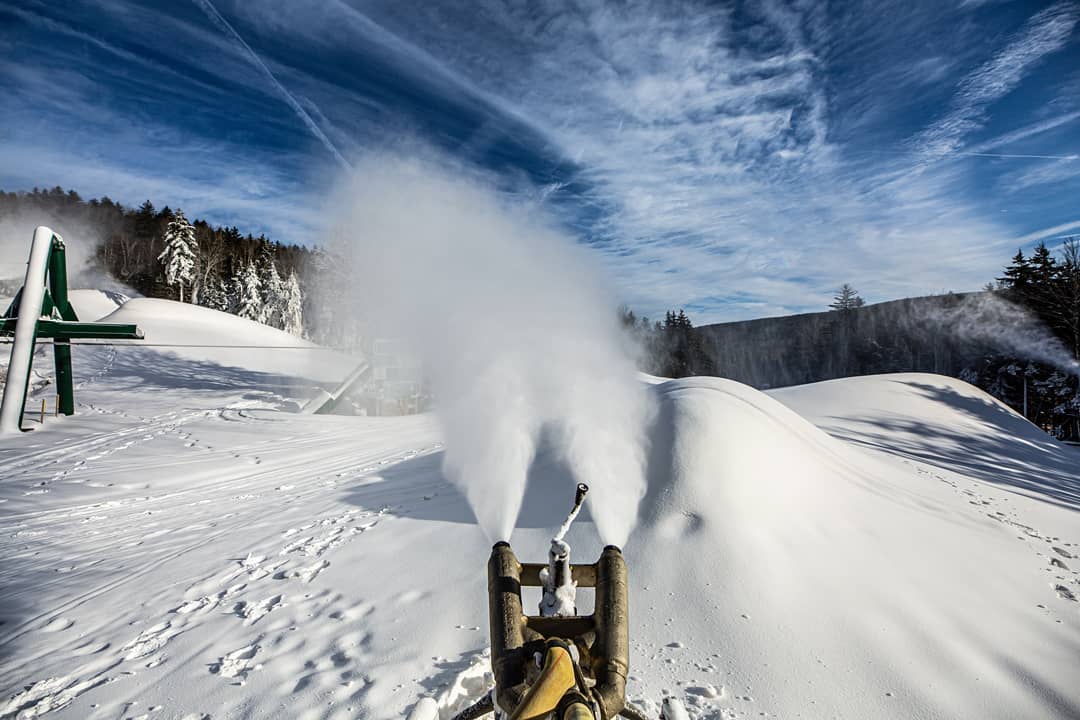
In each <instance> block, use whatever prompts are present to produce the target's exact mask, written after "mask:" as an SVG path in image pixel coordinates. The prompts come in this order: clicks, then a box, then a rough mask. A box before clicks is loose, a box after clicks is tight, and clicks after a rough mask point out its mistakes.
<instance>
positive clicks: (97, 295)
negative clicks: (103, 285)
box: [68, 290, 128, 322]
mask: <svg viewBox="0 0 1080 720" xmlns="http://www.w3.org/2000/svg"><path fill="white" fill-rule="evenodd" d="M68 301H69V302H70V303H71V306H72V307H73V308H74V309H75V314H76V315H77V316H78V318H79V320H81V321H83V322H95V321H97V320H100V319H101V318H103V317H105V316H106V315H108V314H110V313H112V312H115V311H116V308H118V307H120V306H121V305H123V304H124V303H125V302H127V301H128V297H127V296H126V295H123V294H121V293H119V292H112V291H107V290H71V291H69V292H68Z"/></svg>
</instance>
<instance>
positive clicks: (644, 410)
mask: <svg viewBox="0 0 1080 720" xmlns="http://www.w3.org/2000/svg"><path fill="white" fill-rule="evenodd" d="M451 168H452V166H451V165H450V164H449V162H448V161H438V162H436V161H432V160H427V159H418V158H415V157H402V156H390V155H377V156H369V157H368V158H366V159H364V160H363V161H362V162H360V163H359V164H358V165H357V167H356V171H355V173H353V174H352V175H351V176H350V179H349V181H348V183H347V189H346V190H345V191H344V192H343V193H342V195H341V196H340V197H339V198H338V202H337V206H338V207H344V208H347V210H346V211H345V213H344V215H343V216H342V217H340V218H338V221H337V224H336V227H335V229H334V231H333V235H332V236H333V237H337V238H339V239H342V240H344V243H343V245H344V247H343V248H342V249H341V250H342V251H343V252H344V253H345V254H347V256H348V257H349V259H350V260H351V262H352V268H353V271H354V274H355V277H356V283H357V287H356V292H355V298H353V300H354V302H355V303H356V305H357V307H358V308H359V309H360V311H361V312H364V313H365V314H368V313H370V314H371V315H370V316H372V317H375V318H377V319H378V320H379V323H378V325H377V326H376V327H375V328H374V329H373V331H374V332H376V333H379V334H381V335H384V336H386V335H392V336H398V337H401V336H404V339H406V340H407V341H409V342H410V344H411V345H412V346H413V348H414V349H415V350H416V351H417V352H418V353H419V354H420V355H421V357H422V360H423V362H424V365H425V366H426V369H427V372H428V375H429V377H430V378H431V382H432V385H433V390H434V393H435V402H436V412H437V416H438V418H439V420H440V422H441V424H442V427H443V429H444V433H445V437H446V454H445V461H444V471H445V472H446V474H447V476H448V477H449V478H450V479H451V481H453V482H454V483H455V484H456V485H457V486H458V487H459V488H460V489H461V490H462V491H463V493H464V494H465V495H466V497H467V498H468V500H469V502H470V504H471V505H472V508H473V511H474V513H475V515H476V517H477V520H478V521H479V523H480V525H481V527H482V528H483V530H484V531H485V533H486V534H487V535H488V537H489V538H490V539H491V540H500V539H508V538H509V536H510V533H511V531H512V530H513V527H514V524H515V522H516V520H517V515H518V512H519V510H520V507H521V502H522V497H523V495H524V490H525V483H526V474H527V472H528V469H529V466H530V464H531V462H532V460H533V457H534V455H535V453H536V448H537V443H538V440H539V437H540V434H541V432H547V433H548V436H549V437H551V438H552V439H553V441H554V445H555V447H556V450H557V452H559V453H560V454H561V455H562V456H563V457H564V458H565V460H566V461H567V463H568V465H569V466H570V467H571V468H573V472H574V474H575V480H578V481H580V482H584V483H587V484H588V485H589V486H590V487H591V488H592V490H593V494H594V496H595V502H594V503H593V504H592V506H591V507H592V515H593V519H594V520H595V522H596V525H597V529H598V531H599V533H600V535H601V537H602V538H603V540H604V541H605V542H608V543H614V544H618V545H622V544H623V543H624V542H625V541H626V539H627V536H628V535H629V532H630V530H631V529H632V527H633V523H634V521H635V519H636V516H637V506H638V503H639V502H640V499H641V497H642V496H643V495H644V491H645V479H644V472H643V463H644V455H645V449H644V436H645V427H646V423H647V421H648V414H649V401H648V394H647V393H646V392H645V390H644V388H643V386H641V384H640V383H639V382H638V381H637V376H636V372H635V368H634V365H633V361H632V357H631V354H630V352H629V349H628V348H627V347H626V345H625V338H624V337H623V335H622V332H621V329H620V327H619V323H618V319H617V314H616V312H615V302H614V299H613V297H612V296H611V295H610V294H609V292H608V290H607V288H606V287H605V284H604V282H603V279H602V277H601V274H600V272H599V271H598V269H597V267H596V265H595V263H594V261H593V260H592V259H591V258H590V257H589V256H588V255H587V253H586V251H585V250H583V249H582V248H581V247H579V246H578V245H577V244H576V243H574V242H573V240H571V239H570V238H568V237H566V236H565V235H562V234H560V233H559V232H557V231H555V230H553V229H551V227H550V226H549V225H548V224H547V223H546V222H545V221H544V219H543V218H542V217H540V216H539V214H538V213H537V212H536V211H535V209H529V208H527V207H523V206H520V205H518V206H515V205H513V204H511V203H508V202H507V201H506V200H505V198H501V197H500V196H499V194H498V192H497V191H496V190H495V188H494V186H492V185H491V184H489V183H487V182H485V181H484V180H483V179H482V178H480V177H478V176H476V175H475V174H474V175H470V174H469V172H468V171H466V170H464V169H462V168H454V169H451ZM384 322H385V323H388V324H385V325H384V324H383V323H384Z"/></svg>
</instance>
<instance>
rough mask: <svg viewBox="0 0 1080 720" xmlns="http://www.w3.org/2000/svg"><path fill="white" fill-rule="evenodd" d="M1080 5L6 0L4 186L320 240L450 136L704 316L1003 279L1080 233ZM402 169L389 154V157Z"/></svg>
mask: <svg viewBox="0 0 1080 720" xmlns="http://www.w3.org/2000/svg"><path fill="white" fill-rule="evenodd" d="M1078 20H1080V2H1075V1H1068V0H1066V1H1058V2H1045V3H1037V2H1018V1H1014V2H979V1H977V0H975V1H973V0H968V1H967V2H959V1H958V2H947V1H945V0H935V1H928V2H919V1H918V0H904V1H902V2H888V1H886V2H858V1H857V0H852V1H845V2H834V3H828V4H826V3H815V2H805V1H800V2H791V3H785V2H780V1H779V0H775V1H774V0H768V1H764V2H746V3H697V2H686V3H678V2H671V1H663V2H655V3H649V2H636V3H602V2H546V1H544V0H537V1H530V2H525V1H523V0H514V1H506V2H488V0H471V1H470V2H464V3H463V2H448V3H442V2H436V1H434V0H428V1H425V2H402V1H401V0H375V1H372V2H360V1H359V0H320V1H319V2H300V0H278V1H276V2H275V1H268V0H245V1H243V2H232V1H231V0H212V2H211V0H193V1H191V2H182V1H180V0H173V1H171V2H161V3H152V2H139V3H135V2H127V1H125V0H70V1H66V2H63V3H59V2H35V1H34V0H19V1H18V2H15V3H11V2H0V97H2V98H3V102H2V105H0V107H2V112H0V188H2V189H5V190H25V189H30V188H32V187H34V186H53V185H62V186H64V187H66V188H74V189H76V190H78V191H79V192H80V193H82V194H83V195H84V196H86V197H90V196H101V195H108V196H110V197H112V198H113V199H115V200H119V201H121V202H124V203H125V204H129V205H133V206H134V205H137V204H139V203H140V202H142V200H144V199H147V198H149V199H150V200H152V201H153V202H154V203H155V204H157V205H159V206H161V205H165V204H169V205H171V206H173V207H177V206H179V207H182V208H183V209H184V210H185V211H186V212H187V214H188V215H189V216H197V217H204V218H207V219H209V220H210V221H212V222H216V223H222V224H235V225H238V226H239V227H240V228H241V229H242V230H245V231H250V232H254V233H259V232H266V233H267V234H268V235H270V236H271V237H273V238H274V239H278V240H282V241H285V242H297V243H311V242H313V241H316V240H317V232H318V228H319V226H320V218H321V217H322V213H323V209H324V204H325V201H324V198H325V197H327V195H328V194H329V191H330V190H331V188H332V186H333V184H334V183H335V181H336V180H337V179H339V178H340V173H341V168H342V167H343V166H344V165H347V164H349V163H350V162H352V161H353V159H355V158H357V157H358V156H360V155H361V154H362V153H364V152H365V151H367V150H372V149H380V150H383V149H386V148H388V147H389V148H399V149H403V150H405V151H408V148H410V147H413V146H416V145H427V146H434V147H436V148H438V149H440V150H442V151H444V152H446V153H447V154H449V155H451V156H452V157H454V158H455V159H456V160H457V161H459V162H463V163H466V164H469V165H475V166H477V167H478V168H480V169H482V170H485V171H487V172H489V173H491V174H492V175H494V176H495V177H496V178H498V182H499V185H500V187H501V188H502V189H503V191H504V192H506V193H508V194H511V195H515V196H519V199H521V200H524V201H525V202H531V203H537V204H540V205H542V206H544V207H545V209H547V210H548V211H549V212H550V213H551V214H552V215H553V216H554V217H556V218H557V219H558V221H559V222H560V223H562V224H563V225H564V226H565V227H566V228H567V229H568V230H569V231H570V232H572V233H573V234H574V236H575V237H577V238H578V239H579V241H580V242H582V243H585V244H588V245H589V246H591V247H592V248H593V249H594V250H595V252H596V253H598V254H599V255H600V257H601V258H602V259H603V262H604V263H605V264H606V266H607V267H608V268H609V269H610V272H611V275H612V277H613V278H614V280H615V282H616V283H617V287H618V288H619V290H620V292H621V294H622V297H623V299H624V300H625V301H626V302H628V303H629V304H631V305H632V306H634V307H635V308H637V309H639V310H641V311H644V312H646V313H649V314H652V315H654V316H655V315H656V314H657V313H659V312H662V311H663V309H665V308H668V307H685V308H687V310H688V311H689V312H690V313H691V315H692V316H693V317H694V318H695V320H696V321H697V322H699V323H702V322H706V321H714V320H727V319H743V318H749V317H759V316H765V315H775V314H782V313H787V312H799V311H806V310H817V309H822V308H823V307H824V306H825V305H827V303H828V302H829V300H830V299H831V296H832V294H833V292H834V291H835V288H837V287H838V286H839V285H840V284H841V283H843V282H850V283H852V284H853V285H855V287H856V288H858V289H859V290H860V291H861V292H862V294H863V296H864V297H865V298H866V299H867V300H868V301H877V300H886V299H891V298H895V297H902V296H907V295H919V294H927V293H932V292H942V291H947V290H954V291H962V290H972V289H977V288H979V287H980V286H982V285H983V284H984V283H985V282H986V281H987V280H989V279H991V278H993V277H994V276H996V275H998V274H999V273H1000V270H1001V267H1002V265H1003V264H1005V263H1006V262H1007V261H1008V259H1009V257H1010V256H1011V255H1012V254H1013V253H1015V251H1016V248H1017V247H1018V246H1024V247H1029V246H1031V245H1033V244H1035V243H1036V242H1038V241H1039V240H1040V239H1043V238H1045V239H1046V241H1047V243H1048V244H1050V245H1052V246H1053V245H1054V244H1056V243H1059V242H1060V239H1061V237H1062V236H1064V235H1067V234H1069V233H1070V232H1072V233H1080V202H1078V201H1080V157H1078V156H1080V29H1078ZM371 181H372V182H378V178H372V180H371Z"/></svg>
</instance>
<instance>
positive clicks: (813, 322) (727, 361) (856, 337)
mask: <svg viewBox="0 0 1080 720" xmlns="http://www.w3.org/2000/svg"><path fill="white" fill-rule="evenodd" d="M983 294H984V293H949V294H945V295H929V296H925V297H916V298H904V299H901V300H890V301H888V302H882V303H876V304H873V305H864V306H862V307H859V308H854V309H851V310H832V311H827V312H816V313H802V314H799V315H785V316H780V317H770V318H760V319H757V320H741V321H738V322H728V323H716V324H713V325H703V326H701V327H698V328H695V332H696V333H698V335H699V337H700V338H701V339H702V342H703V344H704V346H705V348H706V349H707V351H708V352H709V353H710V354H711V356H712V358H713V359H714V361H715V364H716V370H717V372H716V374H717V375H719V376H720V377H725V378H730V379H732V380H737V381H739V382H741V383H745V384H747V385H750V386H752V387H755V388H759V389H766V388H775V387H785V386H789V385H801V384H804V383H811V382H818V381H821V380H832V379H834V378H840V377H847V376H851V375H873V374H878V373H889V372H932V373H938V374H941V375H949V376H952V377H959V376H960V373H961V371H963V370H964V369H965V368H968V367H970V366H971V365H973V364H974V363H976V362H977V361H978V360H979V359H980V358H981V357H984V356H985V355H986V354H987V353H988V352H993V348H989V347H988V346H986V345H985V344H983V343H979V342H975V341H972V340H970V339H963V338H959V337H957V336H956V335H955V334H954V333H951V332H949V331H948V328H947V326H946V325H944V324H943V323H942V322H941V321H940V319H939V318H940V317H941V316H942V315H944V314H946V313H948V312H950V311H953V312H954V311H955V310H956V308H957V307H958V306H960V305H961V304H962V303H964V302H965V301H968V300H970V299H973V298H977V297H979V296H981V295H983Z"/></svg>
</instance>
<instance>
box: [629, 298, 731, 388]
mask: <svg viewBox="0 0 1080 720" xmlns="http://www.w3.org/2000/svg"><path fill="white" fill-rule="evenodd" d="M620 318H621V320H622V324H623V327H624V328H625V329H626V330H627V331H629V332H630V334H631V335H632V337H633V338H634V340H635V341H636V343H637V345H638V347H639V348H640V349H641V351H642V356H641V358H640V360H639V365H640V367H641V369H642V370H643V371H645V372H647V373H651V374H653V375H660V376H662V377H672V378H679V377H687V376H690V375H716V374H717V367H716V364H715V362H714V360H713V353H712V352H711V351H710V349H709V348H708V347H707V345H706V341H705V339H704V338H703V337H702V336H701V334H700V333H697V332H695V331H694V325H693V323H692V322H690V318H689V317H688V316H687V314H686V312H685V311H683V310H679V311H678V312H675V311H673V310H669V311H668V312H667V313H666V314H665V315H664V321H663V322H660V321H659V320H657V321H656V322H651V321H650V320H649V318H647V317H641V318H638V317H637V315H635V314H634V311H633V310H631V309H629V308H625V307H624V308H622V309H621V310H620Z"/></svg>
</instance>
